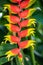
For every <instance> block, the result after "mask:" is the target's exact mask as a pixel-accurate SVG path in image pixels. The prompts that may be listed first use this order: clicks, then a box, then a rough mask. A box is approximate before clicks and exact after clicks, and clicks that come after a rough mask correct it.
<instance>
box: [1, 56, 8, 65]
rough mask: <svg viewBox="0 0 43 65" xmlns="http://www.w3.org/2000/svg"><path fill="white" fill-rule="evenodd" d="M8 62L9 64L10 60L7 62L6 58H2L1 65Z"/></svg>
mask: <svg viewBox="0 0 43 65" xmlns="http://www.w3.org/2000/svg"><path fill="white" fill-rule="evenodd" d="M6 62H8V60H7V58H6V57H2V58H0V65H2V64H4V63H6Z"/></svg>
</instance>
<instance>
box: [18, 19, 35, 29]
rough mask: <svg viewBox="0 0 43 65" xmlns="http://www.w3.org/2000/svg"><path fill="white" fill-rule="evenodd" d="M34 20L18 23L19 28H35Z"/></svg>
mask: <svg viewBox="0 0 43 65" xmlns="http://www.w3.org/2000/svg"><path fill="white" fill-rule="evenodd" d="M35 21H36V19H29V20H23V21H22V22H20V23H19V25H20V27H21V28H22V27H26V26H31V25H32V24H33V25H34V26H35V23H36V22H35Z"/></svg>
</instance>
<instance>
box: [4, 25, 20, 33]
mask: <svg viewBox="0 0 43 65" xmlns="http://www.w3.org/2000/svg"><path fill="white" fill-rule="evenodd" d="M5 26H7V28H8V30H9V31H11V32H19V31H20V28H19V27H18V26H16V25H13V24H5Z"/></svg>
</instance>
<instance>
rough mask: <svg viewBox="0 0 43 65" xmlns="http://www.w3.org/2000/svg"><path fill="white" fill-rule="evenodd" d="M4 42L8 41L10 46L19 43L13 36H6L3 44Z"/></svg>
mask: <svg viewBox="0 0 43 65" xmlns="http://www.w3.org/2000/svg"><path fill="white" fill-rule="evenodd" d="M6 41H9V42H10V44H17V43H18V42H19V41H20V39H19V38H18V37H16V36H13V35H6V36H5V42H6Z"/></svg>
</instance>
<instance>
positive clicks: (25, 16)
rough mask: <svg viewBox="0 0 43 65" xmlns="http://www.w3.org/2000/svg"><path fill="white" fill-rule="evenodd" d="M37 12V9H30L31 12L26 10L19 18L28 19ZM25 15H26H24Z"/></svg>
mask: <svg viewBox="0 0 43 65" xmlns="http://www.w3.org/2000/svg"><path fill="white" fill-rule="evenodd" d="M35 11H36V8H32V9H29V10H24V11H23V12H20V13H19V16H20V17H21V18H28V17H30V16H31V15H32V14H33V13H34V12H35ZM24 14H25V15H24Z"/></svg>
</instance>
